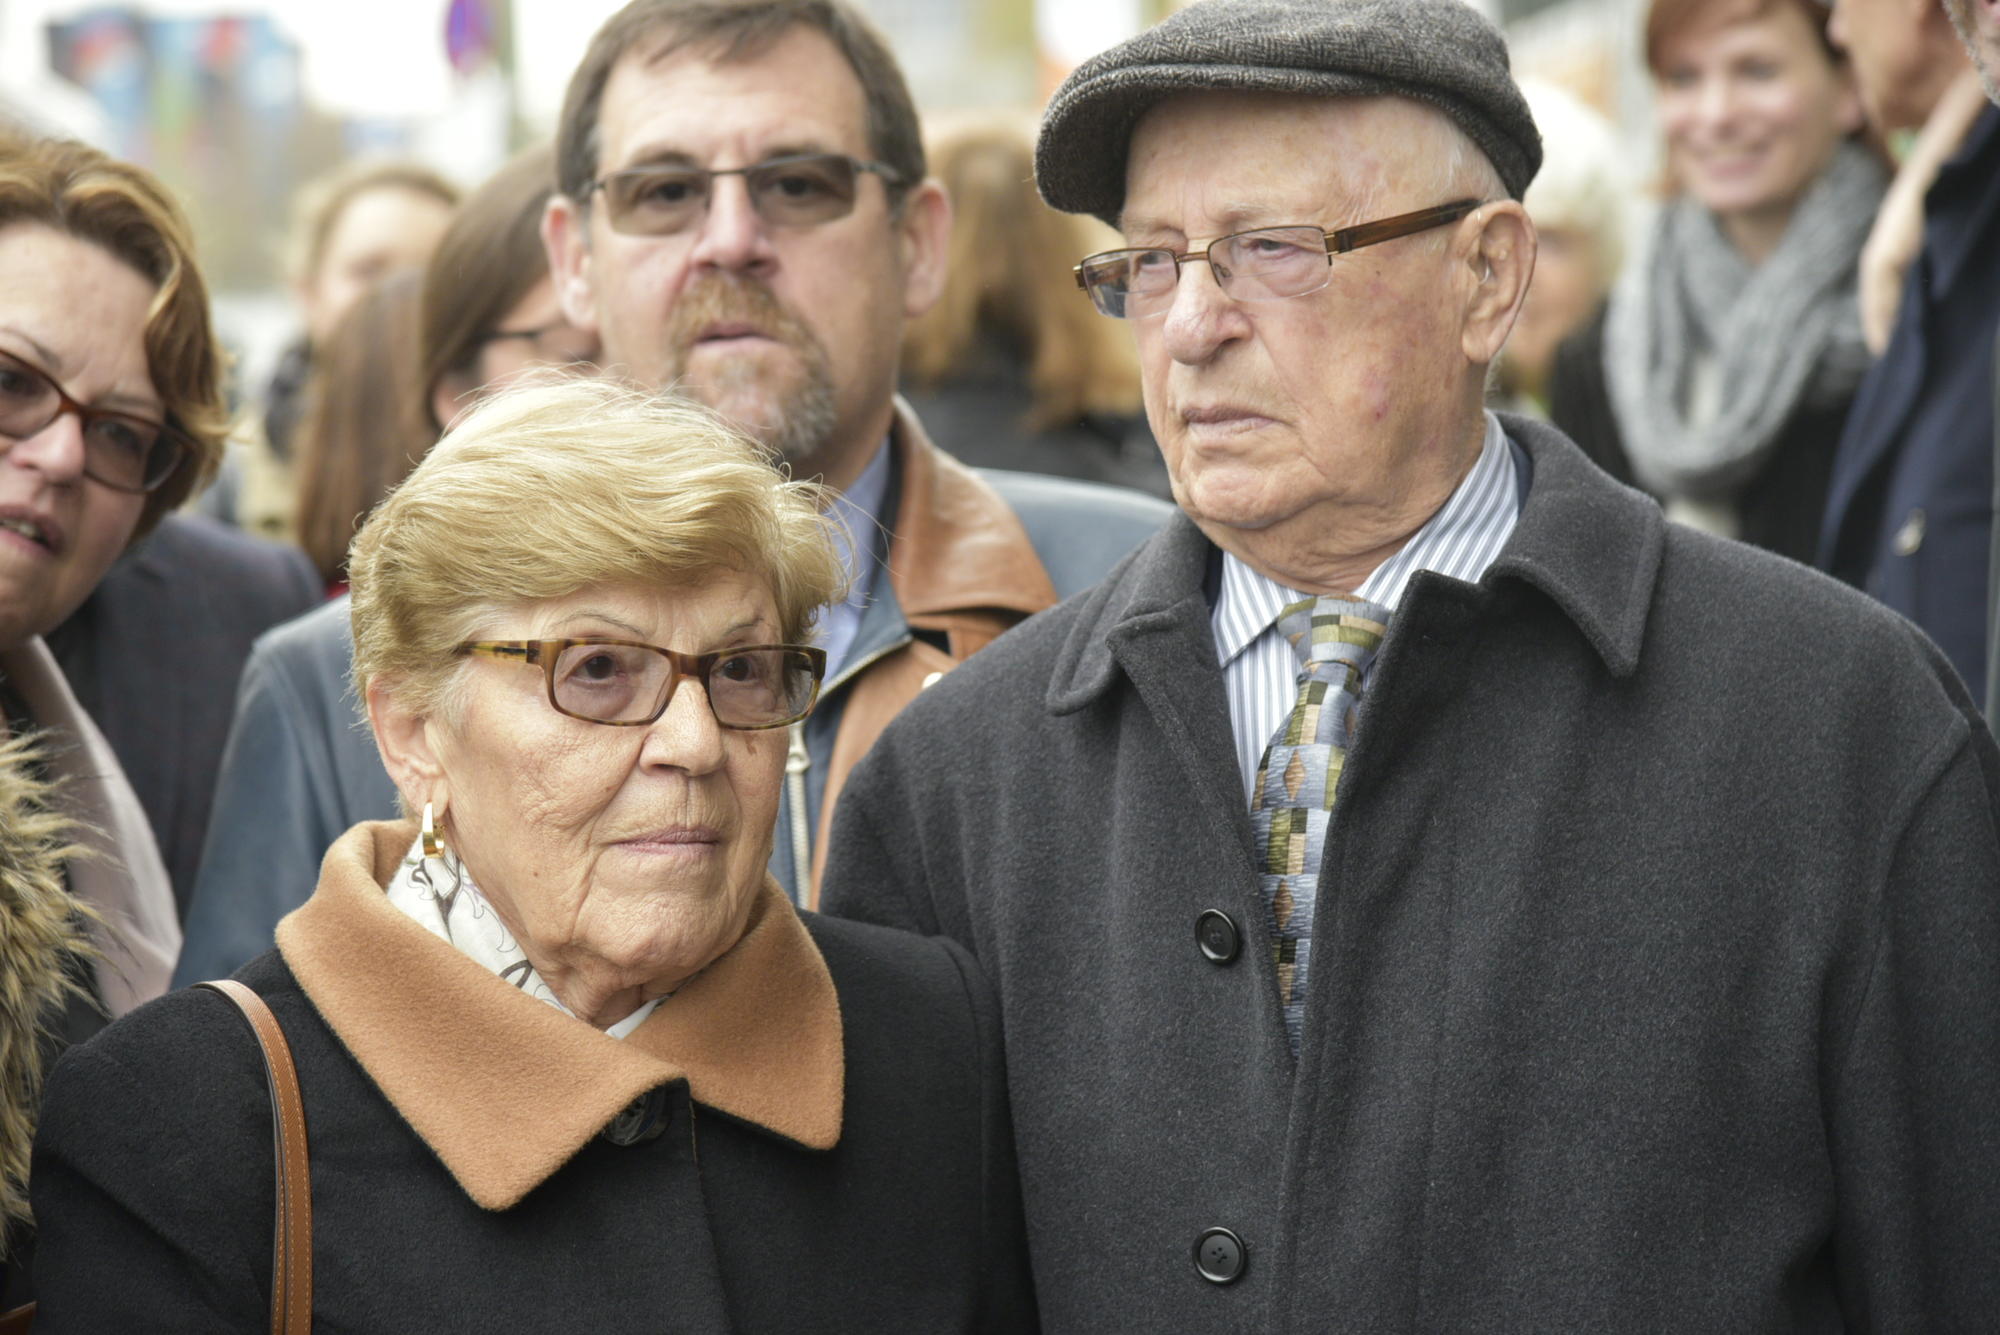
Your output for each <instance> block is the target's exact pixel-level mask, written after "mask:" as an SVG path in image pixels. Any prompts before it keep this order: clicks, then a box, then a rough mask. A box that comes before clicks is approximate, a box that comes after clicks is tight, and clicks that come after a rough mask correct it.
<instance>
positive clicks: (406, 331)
mask: <svg viewBox="0 0 2000 1335" xmlns="http://www.w3.org/2000/svg"><path fill="white" fill-rule="evenodd" d="M555 174H556V166H555V150H554V148H553V147H551V146H550V145H547V144H544V145H542V146H540V147H537V148H531V149H528V150H526V151H524V152H522V153H520V154H518V155H517V156H515V157H514V159H513V160H512V161H510V162H508V164H507V165H506V166H504V167H502V168H501V169H500V170H499V171H497V172H495V173H494V174H493V176H492V177H491V178H489V179H488V180H487V181H486V183H485V184H483V185H481V186H480V187H479V188H478V189H477V190H475V191H473V192H472V193H471V194H470V195H467V196H466V197H465V201H464V203H462V204H460V205H459V206H458V209H457V211H456V212H455V213H454V214H453V215H452V219H451V225H450V226H449V227H447V228H446V229H445V233H444V236H443V238H442V239H441V240H440V241H439V242H438V244H437V249H436V250H435V251H433V252H432V254H431V258H430V260H429V262H428V263H426V264H425V265H423V266H422V267H421V268H418V269H404V270H399V271H393V272H391V273H390V274H389V275H388V276H386V277H384V278H382V279H380V280H379V281H377V282H376V283H375V284H374V285H373V286H372V287H370V288H368V289H367V290H366V291H365V292H363V293H362V294H361V295H360V296H359V297H358V298H356V299H355V301H354V303H353V304H352V305H351V306H349V307H348V308H347V311H346V313H345V314H344V315H342V316H341V317H340V319H339V320H338V321H337V322H336V323H335V324H334V325H333V327H332V330H331V332H329V333H328V334H327V335H326V336H325V337H324V338H323V339H322V340H321V343H320V345H319V347H318V349H317V351H316V352H315V354H314V365H313V372H312V378H311V381H310V382H309V383H308V386H307V390H306V396H305V397H306V403H305V410H304V417H303V419H302V420H301V422H300V423H299V431H298V449H297V451H296V453H297V456H298V478H299V488H298V515H297V519H296V531H297V533H298V540H299V546H301V547H303V548H304V549H305V551H306V555H308V556H309V557H311V558H312V561H313V564H314V565H315V566H317V567H318V568H319V570H320V573H321V575H322V576H323V577H324V579H325V580H326V583H327V585H328V586H329V587H330V588H331V589H332V590H333V591H334V592H338V591H339V590H340V589H341V588H342V587H344V585H345V567H346V564H347V545H348V543H349V542H351V541H353V539H354V530H355V528H356V527H357V526H358V525H359V523H360V521H361V520H362V518H363V517H365V516H366V515H367V513H368V512H369V511H370V510H372V509H374V508H375V505H376V503H377V502H378V501H380V500H381V499H382V498H383V497H384V496H386V495H387V494H388V493H389V489H390V488H392V487H394V486H395V485H396V484H397V483H398V482H400V481H402V480H403V478H404V476H405V475H406V474H408V473H409V471H410V469H411V468H412V467H413V466H414V465H415V463H416V461H417V460H418V459H420V458H422V457H423V454H424V451H426V450H428V449H429V448H430V447H431V445H432V444H433V443H434V442H435V441H436V440H437V438H438V435H439V433H441V432H442V431H443V430H444V429H445V427H446V425H447V424H449V423H450V421H451V420H452V418H454V417H456V416H457V415H458V414H459V413H460V412H461V411H462V410H463V409H464V408H465V407H467V406H468V405H469V404H471V403H472V402H473V400H474V399H475V398H477V397H478V396H479V395H480V394H481V393H490V392H491V391H493V390H497V389H500V388H502V387H504V386H505V385H507V384H509V383H511V382H512V381H513V380H514V379H516V378H517V377H519V376H521V375H523V374H525V373H527V372H529V371H532V370H535V369H536V368H539V367H544V366H571V365H575V364H577V363H580V362H588V361H592V360H594V359H595V358H596V356H597V337H596V335H594V334H590V333H587V332H585V331H583V330H580V329H577V328H575V327H574V326H573V325H571V324H570V323H569V321H568V320H567V319H565V318H564V317H563V313H562V307H561V306H560V305H559V304H557V302H556V295H555V286H554V284H553V283H551V282H550V280H549V269H548V260H547V258H546V257H545V255H544V254H543V252H542V234H541V223H542V209H543V206H544V205H546V204H547V203H548V200H549V195H550V193H551V192H552V191H553V190H554V189H555ZM343 657H345V655H344V654H343ZM345 666H346V665H345V664H344V663H343V664H342V667H343V669H344V668H345Z"/></svg>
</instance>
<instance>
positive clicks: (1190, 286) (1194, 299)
mask: <svg viewBox="0 0 2000 1335" xmlns="http://www.w3.org/2000/svg"><path fill="white" fill-rule="evenodd" d="M1246 324H1247V320H1246V317H1245V316H1244V314H1243V308H1242V307H1241V306H1239V305H1238V304H1237V303H1236V302H1235V301H1234V300H1232V299H1231V298H1230V296H1229V294H1228V293H1226V292H1224V291H1223V290H1222V283H1221V281H1220V279H1219V276H1218V275H1217V274H1216V273H1215V272H1213V269H1212V267H1211V266H1210V265H1209V264H1208V263H1207V262H1205V261H1204V260H1201V259H1199V258H1196V259H1189V260H1182V261H1181V263H1180V274H1179V276H1178V277H1177V278H1176V279H1175V282H1174V294H1173V298H1172V301H1171V302H1170V303H1169V305H1168V306H1167V313H1166V314H1165V315H1164V316H1162V317H1161V330H1160V332H1161V337H1162V338H1164V339H1165V340H1166V348H1167V355H1168V356H1170V357H1172V358H1173V359H1174V360H1175V361H1177V362H1184V363H1187V364H1188V365H1198V364H1200V363H1202V362H1205V361H1207V360H1208V359H1209V358H1211V357H1213V356H1214V355H1215V354H1216V352H1217V350H1218V349H1220V348H1221V347H1222V346H1223V345H1224V344H1226V343H1229V342H1230V341H1232V340H1233V339H1235V338H1238V337H1240V336H1241V335H1242V333H1243V331H1244V327H1245V325H1246Z"/></svg>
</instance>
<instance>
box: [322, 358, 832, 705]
mask: <svg viewBox="0 0 2000 1335" xmlns="http://www.w3.org/2000/svg"><path fill="white" fill-rule="evenodd" d="M822 494H823V493H822V491H821V489H820V488H819V487H817V486H815V485H813V484H811V483H805V482H793V481H789V480H787V479H786V478H785V477H784V476H783V475H781V474H780V473H779V472H778V471H777V470H776V469H775V468H774V467H773V465H772V463H771V461H770V456H769V455H768V454H767V453H765V451H764V450H763V449H762V448H761V447H760V446H758V445H757V444H755V443H754V442H753V441H751V440H750V438H749V437H747V436H745V435H744V434H743V433H742V432H741V431H739V430H738V429H737V428H735V427H733V426H731V425H730V424H729V423H727V422H725V421H724V420H723V419H722V418H720V417H718V416H716V415H715V414H714V413H712V412H710V411H709V410H708V409H706V408H703V407H701V406H700V405H698V404H695V403H692V402H689V401H688V400H685V399H681V398H677V397H672V396H664V395H653V394H646V393H641V392H638V391H634V390H630V389H626V388H622V387H619V386H617V385H615V384H613V383H612V382H609V381H605V380H595V379H580V378H552V377H548V376H544V377H538V378H534V379H532V380H530V381H529V382H527V383H525V384H523V385H521V386H519V387H516V388H513V389H509V390H507V391H505V392H503V393H500V394H496V395H494V396H493V397H492V398H490V399H487V400H486V401H485V402H484V403H481V404H480V405H479V406H478V407H476V408H474V409H473V410H472V411H471V412H469V413H468V414H466V416H465V417H464V418H463V419H462V420H461V421H460V422H459V423H458V424H457V425H456V426H455V427H453V428H452V430H451V431H450V432H448V433H447V434H446V435H445V437H444V439H442V440H441V441H439V442H438V444H437V446H436V447H435V448H434V449H433V450H432V451H431V452H430V453H429V454H428V455H426V456H424V459H423V461H422V462H421V463H419V464H418V465H417V466H416V468H415V469H414V470H413V471H412V472H411V473H410V476H409V477H408V478H407V479H405V480H404V482H403V483H402V485H401V486H399V487H397V488H396V490H395V491H393V492H391V493H390V494H389V497H388V499H387V500H385V501H383V502H382V504H381V505H380V506H379V507H377V509H376V510H375V512H374V514H373V515H371V516H370V517H369V519H368V522H367V523H365V524H364V525H362V528H361V532H360V534H359V535H357V536H356V538H355V539H354V546H353V549H352V551H351V552H350V553H349V557H348V572H349V578H350V579H351V581H352V588H353V594H354V600H353V607H352V616H353V623H354V674H355V681H356V683H357V685H358V686H359V687H360V688H361V690H362V691H363V692H364V693H365V692H366V691H367V689H368V686H369V684H370V683H371V682H373V681H375V680H377V679H382V680H384V681H385V682H388V683H390V684H392V685H393V687H394V689H395V691H396V693H397V694H398V695H399V696H400V697H401V698H402V700H403V702H404V703H405V704H406V705H407V706H408V707H409V708H411V709H412V710H414V711H415V712H417V713H418V714H422V715H431V714H436V713H440V712H448V711H449V709H450V707H451V703H452V701H451V697H450V690H451V685H452V682H453V681H454V680H456V678H457V670H458V667H459V664H460V662H461V661H462V660H460V659H459V658H458V656H457V654H456V649H457V646H458V645H459V644H460V643H461V642H462V641H464V640H468V639H475V638H477V637H478V636H479V635H481V634H482V633H485V632H486V631H487V630H488V628H489V626H490V624H491V622H492V620H493V618H494V617H495V616H496V615H497V614H498V613H500V612H501V611H503V610H504V609H509V608H515V607H520V606H522V605H525V604H531V603H537V602H543V601H546V600H549V599H552V598H563V597H568V596H570V595H572V594H575V593H580V592H582V591H584V590H586V589H589V588H593V587H597V586H600V585H605V584H646V585H655V586H661V587H669V588H671V587H685V586H687V585H688V584H689V583H691V582H692V581H694V580H696V579H698V578H699V577H700V576H701V575H703V574H705V573H709V572H712V571H716V570H724V569H728V570H740V571H745V572H748V573H751V574H755V575H761V576H762V577H763V578H764V580H765V581H766V583H767V584H768V585H769V586H770V590H771V596H772V600H773V602H774V603H775V604H776V608H777V614H778V623H779V627H780V633H781V635H782V636H783V638H784V639H785V640H787V641H789V642H792V643H799V642H802V641H803V640H804V639H805V638H806V636H807V633H808V629H809V627H810V625H811V622H812V618H813V615H814V613H815V612H816V611H817V610H818V609H819V608H820V607H821V606H823V605H824V604H826V603H828V602H831V601H832V600H833V599H834V598H835V597H837V596H839V595H840V593H841V592H842V590H843V587H844V585H845V582H846V576H845V573H844V572H843V570H842V567H841V564H840V559H839V557H838V556H837V555H836V554H835V550H834V546H833V540H832V532H831V528H830V521H829V520H828V519H826V518H825V517H824V516H823V515H822V514H821V512H820V500H821V498H822Z"/></svg>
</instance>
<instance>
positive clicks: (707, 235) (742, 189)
mask: <svg viewBox="0 0 2000 1335" xmlns="http://www.w3.org/2000/svg"><path fill="white" fill-rule="evenodd" d="M697 227H698V229H699V230H698V231H697V232H696V235H695V243H694V250H693V252H692V253H691V254H690V255H689V261H690V262H691V263H693V264H699V265H706V266H708V267H709V268H714V269H728V270H732V271H740V270H745V269H755V268H757V267H758V266H760V265H762V264H765V263H768V262H769V260H770V259H771V255H772V251H771V237H770V232H769V230H768V228H767V225H766V224H765V222H764V219H763V217H762V216H761V215H759V214H758V212H757V209H756V207H755V206H754V205H753V204H752V203H751V199H750V183H749V181H748V180H746V179H745V178H743V177H741V176H717V177H715V178H714V179H713V180H712V181H711V183H710V186H709V197H708V211H707V212H706V213H705V214H704V215H703V216H702V219H701V222H700V223H698V224H697Z"/></svg>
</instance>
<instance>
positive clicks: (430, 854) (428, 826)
mask: <svg viewBox="0 0 2000 1335" xmlns="http://www.w3.org/2000/svg"><path fill="white" fill-rule="evenodd" d="M420 834H421V837H422V839H423V846H424V856H425V857H427V858H441V857H443V856H444V838H443V836H441V835H440V834H439V833H438V827H437V813H436V811H435V809H434V808H433V807H432V806H431V804H430V803H428V802H426V803H424V823H423V828H422V830H421V831H420Z"/></svg>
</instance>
